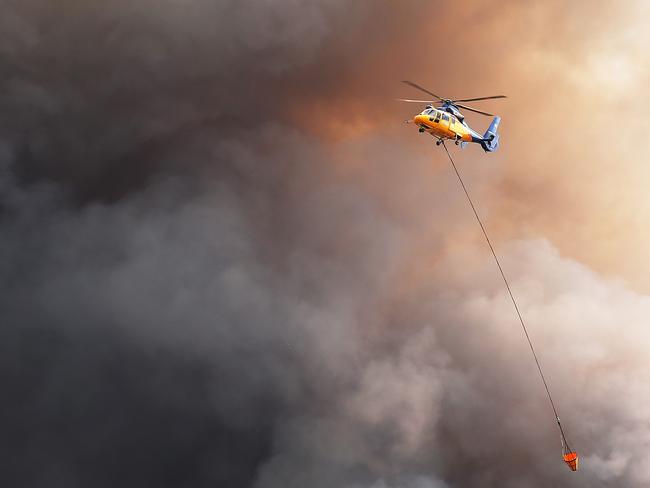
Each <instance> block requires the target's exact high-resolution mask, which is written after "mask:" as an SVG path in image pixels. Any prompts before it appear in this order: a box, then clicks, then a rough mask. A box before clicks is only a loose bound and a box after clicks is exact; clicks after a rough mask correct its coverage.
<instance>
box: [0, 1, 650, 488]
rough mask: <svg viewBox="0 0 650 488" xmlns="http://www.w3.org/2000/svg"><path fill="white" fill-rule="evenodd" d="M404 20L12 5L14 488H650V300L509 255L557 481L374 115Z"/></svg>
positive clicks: (470, 252)
mask: <svg viewBox="0 0 650 488" xmlns="http://www.w3.org/2000/svg"><path fill="white" fill-rule="evenodd" d="M418 3H419V2H404V3H403V5H401V8H400V7H396V6H395V4H393V3H391V2H359V3H357V2H354V3H351V2H343V1H327V2H310V1H293V0H286V1H285V0H282V1H274V2H268V1H262V0H245V1H208V0H196V1H188V2H184V1H178V0H177V1H174V0H167V1H162V2H154V1H141V2H126V1H114V2H77V1H72V0H70V1H65V2H58V3H56V5H55V4H54V3H52V2H46V1H42V0H38V1H37V0H34V1H29V0H28V1H22V2H11V1H6V2H4V3H3V6H2V10H3V15H2V19H1V20H0V73H1V75H2V76H1V80H2V91H1V92H0V108H1V111H0V113H1V114H2V117H1V122H0V171H1V172H0V189H1V194H0V251H1V255H2V258H3V259H2V261H1V262H0V320H1V325H2V326H1V327H0V331H1V332H0V333H1V337H0V362H1V366H2V368H1V371H2V373H1V378H2V390H3V395H2V410H1V411H2V414H1V416H0V426H1V432H2V442H1V443H0V445H1V446H2V448H1V449H2V452H1V456H2V460H3V461H2V470H1V472H2V478H3V486H20V487H41V486H47V487H59V486H60V487H66V488H70V487H77V486H78V487H82V486H93V487H104V486H106V487H114V486H121V487H145V486H158V487H203V486H206V487H207V486H211V487H214V486H223V487H228V488H230V487H233V488H235V487H255V488H275V487H278V488H279V487H296V488H298V487H307V486H308V487H314V488H318V487H323V488H325V487H328V488H329V487H335V486H337V487H344V488H391V487H393V488H396V487H404V488H407V487H408V488H444V487H449V488H451V487H489V486H494V487H497V486H498V487H524V486H525V487H528V486H529V487H547V486H576V487H578V486H598V484H601V485H602V486H631V487H633V486H644V485H645V484H646V483H647V481H648V479H649V477H650V473H648V471H647V467H645V465H644V461H646V454H645V452H643V448H644V446H645V445H646V443H647V439H648V430H647V420H648V419H647V413H646V412H644V411H643V410H639V409H640V405H642V404H643V402H644V400H647V391H646V390H647V389H646V388H645V385H646V384H647V382H646V380H647V379H648V378H647V375H648V373H647V371H648V368H647V360H646V359H645V350H647V345H648V335H647V332H644V327H645V323H644V320H645V318H646V317H647V315H648V312H649V311H650V302H649V301H648V297H647V296H645V295H641V294H638V293H636V292H634V291H632V290H630V289H628V288H626V287H625V285H624V284H623V283H620V282H618V281H611V280H609V279H607V278H604V277H602V276H600V275H599V274H597V273H596V272H595V271H593V270H591V269H590V268H589V267H588V266H587V265H585V264H581V263H580V262H578V261H574V260H571V259H570V258H567V257H565V256H563V255H561V253H560V252H559V251H558V250H557V247H556V245H555V244H554V243H553V242H550V241H549V240H548V239H546V238H545V236H544V235H536V236H534V238H527V239H519V240H517V239H514V240H512V241H509V242H505V243H503V244H502V246H501V247H500V251H501V252H502V253H503V256H504V265H505V267H506V269H507V270H508V271H509V272H510V273H511V275H512V278H513V285H514V287H515V289H516V291H517V293H518V296H519V298H520V299H521V302H522V307H523V310H524V313H525V315H526V316H527V318H529V320H530V324H531V327H532V329H533V336H534V338H535V339H536V340H537V341H538V343H539V346H540V348H542V349H543V351H544V352H543V354H542V360H543V364H544V366H545V367H546V368H547V371H548V375H549V378H551V385H552V387H553V388H554V391H555V392H556V394H557V395H558V397H559V398H560V400H559V404H560V406H561V408H560V413H561V415H562V417H563V420H564V421H565V423H566V424H567V429H568V434H569V437H570V438H571V439H572V440H573V441H574V443H575V444H576V447H578V448H579V450H580V452H581V453H582V454H583V462H584V464H585V466H586V468H585V470H584V471H583V472H579V473H576V474H572V473H569V472H568V470H567V469H566V467H565V466H563V464H562V462H561V460H560V454H559V449H560V448H559V438H558V435H557V432H556V430H555V426H554V425H553V421H554V419H553V418H552V416H550V415H549V408H548V404H547V403H546V399H545V396H544V391H543V390H542V388H541V385H540V384H539V380H538V378H537V377H536V372H535V369H534V364H533V363H532V361H531V357H530V352H529V351H528V350H527V349H526V344H525V342H524V341H523V337H522V335H521V331H520V329H518V328H517V327H518V325H517V323H516V322H515V321H514V320H513V315H512V310H511V309H510V308H509V307H510V306H509V303H508V302H507V300H506V295H505V293H504V290H503V289H502V287H501V284H500V283H499V282H498V280H497V279H496V278H498V276H496V275H495V272H496V269H495V268H494V264H493V263H492V262H491V261H490V260H489V255H487V254H486V253H485V248H484V247H483V244H482V243H481V242H480V241H479V240H478V238H477V237H478V236H477V234H476V229H475V227H474V222H472V220H471V215H470V214H468V213H467V209H466V208H465V207H464V202H463V201H462V199H458V196H459V195H458V193H457V190H458V189H457V188H456V187H455V186H454V185H455V182H454V180H453V179H452V178H451V175H450V174H449V173H448V172H446V170H447V168H445V166H444V165H437V166H436V165H432V164H431V155H432V154H433V153H432V151H433V149H432V148H431V147H430V146H431V145H426V144H424V143H422V140H421V139H418V138H417V137H416V135H415V134H410V132H409V135H411V136H412V137H406V136H405V135H404V134H405V133H404V131H405V129H404V127H402V125H403V124H402V120H403V118H405V117H407V116H408V110H407V111H403V110H401V109H400V108H395V106H391V108H389V109H386V112H387V113H388V114H390V117H392V118H394V119H397V117H401V119H398V120H397V122H395V123H390V122H387V121H388V120H389V117H388V115H387V114H386V113H382V112H383V109H382V108H381V107H378V105H377V102H378V101H379V100H384V97H385V96H386V87H387V86H389V85H390V86H394V87H395V95H396V96H397V95H398V93H397V92H398V91H399V90H400V89H401V88H399V87H398V86H397V85H398V83H397V81H399V80H400V79H402V78H404V77H406V76H410V75H412V74H414V73H415V74H417V66H418V65H420V64H421V63H434V61H430V60H429V59H428V58H422V57H421V56H420V55H419V54H418V53H417V52H415V51H412V50H404V51H403V52H402V51H400V47H404V43H405V42H406V41H404V39H408V38H409V36H411V38H412V39H415V40H414V41H409V42H411V43H412V45H411V47H414V46H417V45H421V44H420V43H419V41H420V40H421V35H420V34H419V33H418V31H417V30H413V29H412V28H411V27H410V26H411V25H413V24H411V22H414V21H416V20H417V19H418V18H419V17H421V12H420V10H419V6H418ZM437 15H438V16H439V19H440V20H441V21H442V20H447V21H448V22H452V21H453V20H458V21H460V20H462V21H463V22H474V23H475V24H476V29H477V34H476V35H477V36H479V37H480V36H481V35H484V34H480V33H479V32H478V31H479V30H480V29H484V31H487V32H488V33H490V32H491V30H492V29H493V28H494V25H495V24H494V23H493V18H491V19H492V20H490V19H488V20H486V21H485V22H484V23H482V21H480V18H479V16H478V15H477V14H475V13H470V14H462V13H460V12H454V11H452V10H447V9H445V10H440V11H439V12H438V14H437ZM494 15H497V13H494ZM468 25H470V26H471V25H472V24H468ZM481 26H484V27H481ZM468 29H469V28H468ZM564 29H566V30H567V31H570V25H569V27H565V26H562V28H561V29H560V30H559V31H560V32H562V33H565V31H564ZM469 31H470V35H471V32H472V29H469ZM484 31H483V30H482V31H481V32H484ZM566 35H568V34H566ZM415 41H417V42H415ZM499 46H501V45H500V44H497V46H496V47H497V48H499V49H501V48H503V46H501V47H499ZM397 59H401V60H402V61H401V62H402V63H403V64H408V63H409V62H410V61H408V60H411V61H413V62H412V63H411V64H408V66H410V72H409V73H401V72H398V71H397V69H394V67H395V66H396V64H399V63H398V61H396V60H397ZM405 59H406V60H407V61H404V60H405ZM445 59H447V60H449V62H450V63H452V64H451V66H453V67H454V69H455V70H457V72H460V71H462V69H463V68H462V61H461V60H458V59H456V57H455V56H454V55H453V53H452V54H446V55H445ZM477 59H478V57H477ZM387 60H390V61H391V63H393V64H391V65H390V66H391V67H388V68H380V67H381V66H383V65H384V64H383V63H385V62H387ZM477 62H479V61H477ZM483 62H484V63H486V64H485V65H483V66H484V67H485V66H487V61H483ZM360 73H362V74H360ZM375 75H381V79H378V81H377V85H376V86H374V87H373V86H371V85H369V84H368V81H369V80H370V79H372V77H373V76H375ZM389 76H390V77H391V78H390V79H389V78H388V77H389ZM498 81H499V77H498V76H497V77H496V78H495V77H492V78H489V84H491V86H490V89H492V88H493V87H494V86H496V85H497V84H498ZM441 84H444V87H443V88H445V89H452V88H453V84H452V83H451V82H450V80H449V79H448V78H447V79H446V81H444V82H442V81H441ZM465 89H467V90H469V89H476V82H475V81H472V80H470V81H468V82H467V84H466V86H465ZM399 95H402V93H399ZM467 95H468V96H470V95H475V93H468V94H467ZM478 95H481V94H480V93H478ZM360 111H362V112H360ZM360 113H361V115H360ZM364 114H366V115H364ZM319 116H320V117H319ZM364 117H375V118H376V119H378V120H381V121H383V123H384V124H387V125H385V126H384V127H383V128H378V130H377V132H376V133H373V132H372V131H371V132H368V131H367V130H366V129H367V124H368V121H367V120H365V119H364ZM391 124H392V125H391ZM513 125H514V124H513ZM506 128H507V121H506V123H504V130H507V129H506ZM391 131H395V132H397V131H400V135H399V136H397V135H396V136H391V135H390V132H391ZM411 132H412V131H411ZM343 136H345V137H343ZM341 138H342V139H341ZM415 145H418V147H419V149H407V147H410V146H415ZM473 149H476V148H473ZM506 150H507V144H506ZM405 151H406V152H405ZM405 154H408V157H407V156H405ZM471 154H472V155H471V156H463V157H462V158H465V159H462V158H461V164H462V166H463V171H467V172H469V173H471V174H468V180H469V181H470V183H471V184H472V185H473V188H474V189H475V190H476V194H477V196H479V197H480V196H489V195H490V192H491V191H493V190H490V188H491V187H493V186H495V187H497V188H503V186H507V185H504V184H503V182H502V181H501V180H499V181H497V180H498V179H499V178H501V176H502V175H501V173H502V172H503V171H505V170H504V169H503V168H504V167H507V165H505V166H500V160H499V159H498V158H499V157H500V156H496V157H495V158H493V159H492V161H491V163H490V164H491V165H492V166H489V165H479V164H478V161H479V157H482V156H477V155H478V154H479V153H478V151H477V152H474V153H471ZM481 154H482V152H481ZM472 164H474V166H472ZM506 179H507V178H506ZM495 182H496V184H495ZM499 185H503V186H501V187H500V186H499ZM480 209H481V211H482V212H485V213H486V214H488V215H490V209H489V208H487V207H484V206H482V205H481V206H480ZM527 237H529V236H527Z"/></svg>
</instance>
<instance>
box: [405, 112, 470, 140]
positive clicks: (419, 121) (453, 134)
mask: <svg viewBox="0 0 650 488" xmlns="http://www.w3.org/2000/svg"><path fill="white" fill-rule="evenodd" d="M413 123H414V124H415V125H417V126H418V128H419V129H420V131H421V132H428V133H430V134H431V135H432V136H434V137H437V138H438V139H452V140H454V141H460V142H479V141H481V140H482V136H481V135H480V134H478V133H476V132H475V131H474V130H472V129H471V128H470V127H469V126H468V125H467V124H465V122H464V120H461V119H460V118H459V117H457V116H456V115H454V114H453V113H450V112H447V111H446V110H443V109H441V108H435V107H427V108H425V109H424V110H423V111H422V112H421V113H419V114H418V115H416V116H415V117H414V118H413Z"/></svg>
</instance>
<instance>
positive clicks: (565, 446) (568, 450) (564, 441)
mask: <svg viewBox="0 0 650 488" xmlns="http://www.w3.org/2000/svg"><path fill="white" fill-rule="evenodd" d="M442 147H444V148H445V152H446V153H447V157H448V158H449V162H450V163H451V166H452V167H453V168H454V172H455V173H456V176H457V177H458V181H459V182H460V186H461V187H462V188H463V191H464V192H465V196H466V197H467V201H468V202H469V205H470V207H472V211H473V212H474V216H475V217H476V221H477V222H478V225H479V226H480V227H481V231H482V232H483V236H484V237H485V241H486V242H487V245H488V247H489V248H490V251H491V252H492V256H493V257H494V261H495V262H496V264H497V268H499V273H501V278H503V282H504V283H505V285H506V289H507V290H508V295H510V300H512V304H513V305H514V307H515V312H517V317H518V318H519V323H520V324H521V328H522V329H523V331H524V335H525V336H526V340H527V341H528V345H529V346H530V351H531V352H532V353H533V358H534V359H535V364H536V365H537V370H538V371H539V376H540V377H541V378H542V383H543V384H544V389H545V390H546V395H547V396H548V400H549V402H550V403H551V408H552V409H553V414H554V415H555V420H556V421H557V425H558V427H559V428H560V437H561V440H562V447H563V452H564V453H565V454H566V453H571V454H575V453H573V452H572V451H571V448H570V447H569V443H568V442H567V439H566V436H565V435H564V429H562V424H561V423H560V417H559V416H558V414H557V409H556V408H555V402H554V401H553V397H552V396H551V391H550V390H549V387H548V383H547V382H546V378H545V377H544V372H543V371H542V366H541V365H540V362H539V359H538V357H537V353H536V352H535V348H534V347H533V342H532V340H531V339H530V335H528V329H527V328H526V324H525V322H524V319H523V317H522V316H521V312H520V311H519V306H518V305H517V300H515V296H514V295H513V294H512V289H511V288H510V283H509V282H508V278H506V274H505V272H504V271H503V267H502V266H501V262H500V261H499V258H498V256H497V253H496V252H495V250H494V247H493V246H492V242H491V241H490V237H489V236H488V233H487V231H486V230H485V226H484V225H483V222H482V221H481V218H480V217H479V215H478V212H477V211H476V207H475V206H474V202H473V201H472V198H471V197H470V195H469V191H468V190H467V187H466V186H465V183H464V182H463V178H462V177H461V176H460V172H459V171H458V168H457V167H456V163H454V160H453V158H452V157H451V154H450V153H449V150H448V149H447V146H446V145H445V142H444V140H443V141H442ZM576 456H577V455H576ZM565 461H566V462H567V464H569V461H568V460H567V457H566V456H565ZM574 466H575V465H574ZM569 467H570V468H571V469H572V470H574V471H575V469H574V468H573V467H571V465H570V464H569Z"/></svg>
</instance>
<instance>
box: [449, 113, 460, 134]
mask: <svg viewBox="0 0 650 488" xmlns="http://www.w3.org/2000/svg"><path fill="white" fill-rule="evenodd" d="M449 119H450V120H449V130H450V131H451V132H453V133H454V134H457V133H458V132H457V130H458V126H457V123H456V117H454V116H453V115H450V116H449Z"/></svg>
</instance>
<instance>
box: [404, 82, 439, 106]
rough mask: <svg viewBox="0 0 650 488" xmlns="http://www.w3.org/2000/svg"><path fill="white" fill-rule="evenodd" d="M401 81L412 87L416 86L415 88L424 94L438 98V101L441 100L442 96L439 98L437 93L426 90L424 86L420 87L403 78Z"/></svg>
mask: <svg viewBox="0 0 650 488" xmlns="http://www.w3.org/2000/svg"><path fill="white" fill-rule="evenodd" d="M402 83H406V84H407V85H409V86H412V87H413V88H416V89H418V90H420V91H423V92H424V93H426V94H428V95H431V96H432V97H434V98H437V99H438V100H440V101H441V102H442V98H440V97H439V96H438V95H436V94H435V93H433V92H430V91H429V90H427V89H426V88H422V87H421V86H420V85H416V84H415V83H413V82H412V81H408V80H403V81H402Z"/></svg>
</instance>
